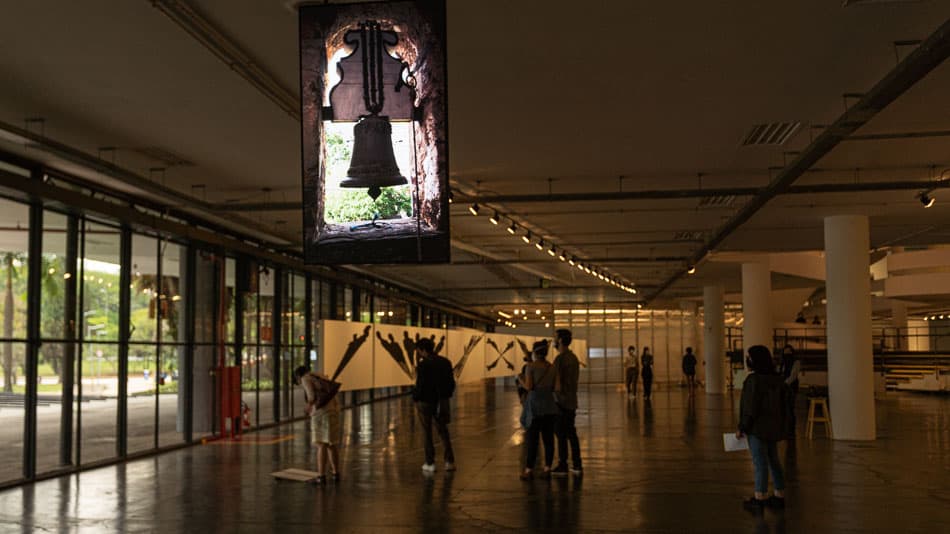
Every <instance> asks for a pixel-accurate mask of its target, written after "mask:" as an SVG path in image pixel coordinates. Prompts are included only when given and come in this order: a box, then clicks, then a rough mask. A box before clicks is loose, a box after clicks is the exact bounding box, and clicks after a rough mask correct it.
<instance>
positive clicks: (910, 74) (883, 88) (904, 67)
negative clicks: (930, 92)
mask: <svg viewBox="0 0 950 534" xmlns="http://www.w3.org/2000/svg"><path fill="white" fill-rule="evenodd" d="M948 56H950V20H947V21H944V23H943V24H941V25H940V27H939V28H937V30H936V31H935V32H934V33H932V34H931V35H930V36H929V37H928V38H927V39H926V40H924V41H923V42H921V43H920V46H919V47H917V48H916V49H915V50H914V51H913V52H911V53H910V54H908V55H907V56H906V57H905V58H904V59H903V60H902V61H901V62H900V63H898V64H897V66H896V67H894V69H893V70H891V71H890V72H889V73H887V75H886V76H884V78H882V79H881V80H880V81H878V82H877V83H876V84H875V85H874V87H872V88H871V90H869V91H868V92H867V93H865V94H864V95H863V96H862V97H861V99H860V100H858V102H857V103H856V104H854V105H853V106H852V107H850V108H848V109H847V110H846V111H845V112H844V114H842V115H841V116H840V117H838V119H837V120H835V122H834V123H832V124H831V125H830V126H829V127H828V128H826V129H825V130H823V131H822V132H821V134H820V135H818V137H816V138H815V139H814V140H813V141H812V142H811V143H810V144H809V145H808V146H807V147H805V149H804V150H803V151H802V152H801V153H800V154H799V155H798V156H797V157H796V158H795V159H794V160H793V161H792V162H791V163H789V164H788V165H786V166H785V167H784V168H782V170H781V171H780V172H779V173H778V174H777V175H776V176H775V178H774V179H773V180H772V182H771V183H770V184H769V185H768V186H767V187H766V188H765V189H764V190H763V191H762V192H761V193H759V194H758V195H757V196H755V197H754V198H752V199H751V200H750V201H749V202H748V203H747V204H746V205H745V206H743V207H742V209H740V210H739V212H738V213H736V214H735V215H733V216H732V218H731V219H729V220H728V221H727V222H726V223H725V224H724V225H722V226H721V227H720V228H719V230H717V231H716V233H715V234H714V235H713V236H712V238H711V239H710V240H709V241H708V242H707V244H706V245H705V246H703V247H702V248H700V249H699V250H698V251H696V254H694V255H693V261H692V262H690V263H691V264H692V265H696V264H697V263H699V262H700V261H702V260H703V258H705V257H706V255H707V254H709V253H710V252H712V251H713V250H715V249H716V247H718V246H719V245H721V244H722V242H723V241H725V239H726V238H727V237H729V236H730V235H731V234H732V232H734V231H735V230H736V229H738V228H739V227H740V226H742V225H743V224H745V223H746V221H748V220H749V219H751V218H752V216H753V215H755V214H756V213H758V211H759V210H760V209H762V207H764V206H765V204H767V203H768V202H769V201H770V200H772V199H773V198H775V197H776V196H777V195H779V194H782V193H784V192H786V191H788V189H789V187H790V186H791V185H792V183H793V182H794V181H795V180H797V179H798V177H799V176H801V175H802V174H804V173H805V172H807V171H808V169H809V168H811V167H812V166H813V165H815V164H816V163H817V162H818V161H819V160H821V158H822V157H824V156H825V155H826V154H828V152H830V151H831V150H832V149H834V148H835V147H836V146H838V144H840V143H841V142H842V140H844V139H845V138H847V137H848V136H850V135H851V134H853V133H854V132H855V131H856V130H857V129H858V128H860V127H861V126H864V125H865V124H867V122H868V121H869V120H871V119H872V118H874V117H875V116H876V115H877V114H878V113H879V112H880V111H881V110H883V109H884V108H886V107H887V106H888V105H889V104H890V103H891V102H893V101H894V100H896V99H897V98H898V97H899V96H901V95H902V94H904V92H905V91H907V90H908V89H910V88H911V87H913V86H914V84H916V83H917V82H918V81H920V80H921V79H923V78H924V77H925V76H926V75H927V74H929V73H930V72H931V71H932V70H933V69H935V68H937V66H939V65H940V64H941V63H943V62H944V60H945V59H947V57H948ZM687 269H688V267H687ZM687 269H682V270H680V271H678V272H676V273H675V274H673V276H671V277H670V278H669V279H668V280H667V281H666V282H664V283H663V284H662V285H661V286H660V287H659V288H658V289H657V290H656V292H654V293H652V294H650V295H649V298H648V299H647V301H648V302H650V301H652V300H654V299H655V298H657V297H658V296H659V295H660V294H661V293H663V291H665V290H666V289H667V288H669V287H670V286H671V285H673V283H675V282H676V281H677V280H679V279H680V278H681V277H683V276H684V275H685V274H686V272H687Z"/></svg>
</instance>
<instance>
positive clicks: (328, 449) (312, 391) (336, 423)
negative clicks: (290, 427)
mask: <svg viewBox="0 0 950 534" xmlns="http://www.w3.org/2000/svg"><path fill="white" fill-rule="evenodd" d="M294 384H296V385H299V386H302V387H303V392H304V400H305V401H306V403H307V404H306V406H305V407H304V413H306V414H308V415H310V442H311V443H313V444H314V445H316V446H317V478H316V479H314V483H316V484H326V481H327V475H328V474H329V476H330V477H331V478H332V480H333V481H338V480H340V473H339V471H338V466H339V465H340V457H339V451H338V450H337V441H338V440H339V439H340V403H339V401H338V400H337V398H336V393H337V391H338V390H339V384H338V383H336V382H333V381H332V380H330V379H329V378H327V377H326V376H324V375H321V374H319V373H312V372H310V370H309V369H307V367H306V366H305V365H301V366H300V367H298V368H296V369H295V370H294ZM327 467H329V473H328V472H327Z"/></svg>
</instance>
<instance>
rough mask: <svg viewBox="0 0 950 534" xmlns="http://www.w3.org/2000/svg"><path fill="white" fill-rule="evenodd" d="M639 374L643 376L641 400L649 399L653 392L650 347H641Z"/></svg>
mask: <svg viewBox="0 0 950 534" xmlns="http://www.w3.org/2000/svg"><path fill="white" fill-rule="evenodd" d="M640 376H641V377H642V378H643V400H650V394H652V393H653V355H652V354H650V347H643V354H642V355H641V356H640Z"/></svg>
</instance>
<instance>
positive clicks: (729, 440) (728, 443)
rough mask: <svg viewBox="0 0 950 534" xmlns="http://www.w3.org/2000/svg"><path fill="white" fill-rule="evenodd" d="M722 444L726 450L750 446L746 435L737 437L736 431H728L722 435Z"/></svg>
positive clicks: (741, 449)
mask: <svg viewBox="0 0 950 534" xmlns="http://www.w3.org/2000/svg"><path fill="white" fill-rule="evenodd" d="M722 446H723V448H725V449H726V452H734V451H744V450H746V449H748V448H749V440H748V439H746V437H745V436H742V438H741V439H739V438H736V433H735V432H726V433H725V434H723V435H722Z"/></svg>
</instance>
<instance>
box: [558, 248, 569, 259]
mask: <svg viewBox="0 0 950 534" xmlns="http://www.w3.org/2000/svg"><path fill="white" fill-rule="evenodd" d="M557 259H559V260H561V261H567V254H564V251H563V250H562V251H561V253H560V254H558V256H557Z"/></svg>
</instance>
